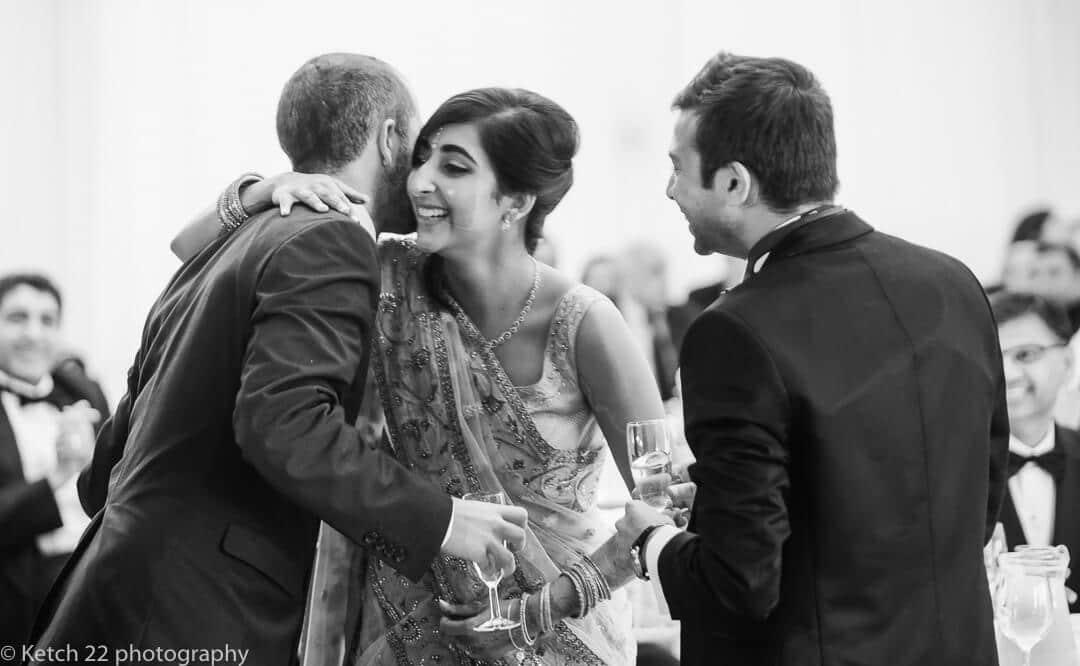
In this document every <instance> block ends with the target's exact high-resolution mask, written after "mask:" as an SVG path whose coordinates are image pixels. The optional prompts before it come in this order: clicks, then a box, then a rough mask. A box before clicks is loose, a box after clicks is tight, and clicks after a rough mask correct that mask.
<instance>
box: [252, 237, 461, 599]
mask: <svg viewBox="0 0 1080 666" xmlns="http://www.w3.org/2000/svg"><path fill="white" fill-rule="evenodd" d="M378 280H379V278H378V265H377V261H376V257H375V245H374V242H373V240H372V239H371V237H370V236H369V235H368V234H367V233H366V232H365V231H364V230H363V229H362V228H361V227H360V226H358V225H356V224H354V223H352V222H350V221H344V220H334V219H331V220H327V221H324V222H319V223H316V224H313V225H310V226H308V227H305V228H304V229H303V230H301V231H300V232H298V233H297V234H295V235H294V236H292V237H291V238H289V239H288V240H286V241H285V242H284V243H283V244H282V245H281V246H280V247H279V248H278V249H277V250H276V251H275V252H274V253H273V254H272V256H271V257H270V258H269V259H268V260H267V262H266V264H265V266H264V268H263V269H262V271H261V274H260V276H259V278H258V280H257V283H256V286H255V308H254V312H253V314H252V318H251V335H250V339H249V341H248V345H247V351H246V356H245V359H244V364H243V370H242V375H241V385H240V391H239V394H238V396H237V401H236V409H235V412H234V415H233V423H234V426H235V429H236V437H237V443H238V444H239V445H240V447H241V449H242V450H243V453H244V456H245V458H246V459H247V460H248V461H249V462H250V463H251V464H252V465H253V466H255V468H256V469H257V470H258V471H259V472H260V473H261V474H262V475H263V476H264V477H265V478H266V479H267V481H269V482H270V483H271V484H272V485H273V486H274V487H276V488H277V489H278V490H280V491H281V492H283V493H285V494H286V495H288V496H289V497H290V498H292V499H293V500H294V501H296V502H297V503H299V504H301V505H302V506H305V507H307V508H308V509H309V510H310V511H312V512H313V513H315V514H316V515H317V516H319V517H320V518H321V519H322V520H324V521H326V522H327V523H329V524H330V525H332V526H333V527H334V528H336V529H337V530H338V531H340V532H342V533H343V534H345V535H346V536H348V537H349V538H351V539H353V540H354V541H356V542H357V543H361V544H365V545H373V546H376V547H378V548H379V550H380V555H381V556H382V557H383V559H386V560H387V561H388V562H389V563H391V564H392V565H393V566H395V568H397V569H398V570H399V571H401V572H402V573H403V574H405V575H406V576H408V577H410V578H413V579H414V580H416V579H419V578H420V576H422V575H423V573H424V571H425V570H426V569H427V568H428V566H429V565H430V563H431V560H432V559H433V558H434V557H435V556H436V555H437V554H438V552H439V549H440V547H441V543H442V539H443V535H444V534H445V533H446V529H447V525H448V524H449V521H450V510H451V509H450V507H451V500H450V497H449V495H447V494H446V493H445V492H443V491H442V490H441V489H439V488H437V487H436V486H434V485H432V484H429V483H427V482H426V481H424V480H423V479H421V478H419V477H417V476H415V475H413V474H411V473H410V472H409V471H408V470H406V469H405V467H404V466H402V465H401V464H400V463H398V462H397V461H396V460H394V459H393V458H392V457H390V456H389V455H387V454H386V453H384V452H382V451H377V450H372V449H370V448H368V447H366V446H364V445H363V442H362V441H361V439H360V435H359V433H358V432H357V430H356V429H355V428H354V427H353V426H352V425H350V424H349V423H347V420H346V417H345V410H344V407H343V405H342V402H341V398H342V395H343V394H344V393H345V391H346V390H347V389H348V388H349V387H350V386H351V385H352V384H354V382H355V381H356V375H357V373H358V372H362V371H363V370H364V369H363V368H361V367H360V366H361V359H362V357H363V354H364V351H365V350H366V348H367V347H368V346H369V345H370V344H371V342H372V341H371V333H372V319H373V314H374V313H373V312H372V308H373V304H374V302H375V300H376V297H377V295H378V284H379V282H378Z"/></svg>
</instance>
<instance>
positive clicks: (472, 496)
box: [462, 493, 521, 632]
mask: <svg viewBox="0 0 1080 666" xmlns="http://www.w3.org/2000/svg"><path fill="white" fill-rule="evenodd" d="M462 499H465V500H471V501H473V502H488V503H489V504H505V505H509V504H510V500H509V499H507V497H506V493H469V494H467V495H465V496H464V497H462ZM503 545H506V542H503ZM472 564H473V568H474V569H475V570H476V575H477V577H478V578H479V579H480V582H482V583H483V584H484V585H486V586H487V590H488V608H489V610H490V611H491V617H490V618H489V619H488V620H487V621H486V622H484V623H483V624H481V625H479V626H477V627H476V628H475V629H474V631H481V632H488V631H501V630H503V629H514V628H516V627H519V626H521V623H520V622H516V621H514V620H510V619H507V618H505V617H503V616H502V609H501V608H500V606H499V581H501V580H502V578H503V570H502V568H501V567H497V566H495V565H494V564H493V563H492V562H490V561H488V562H473V563H472Z"/></svg>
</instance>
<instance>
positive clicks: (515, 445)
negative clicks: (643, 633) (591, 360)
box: [353, 239, 636, 666]
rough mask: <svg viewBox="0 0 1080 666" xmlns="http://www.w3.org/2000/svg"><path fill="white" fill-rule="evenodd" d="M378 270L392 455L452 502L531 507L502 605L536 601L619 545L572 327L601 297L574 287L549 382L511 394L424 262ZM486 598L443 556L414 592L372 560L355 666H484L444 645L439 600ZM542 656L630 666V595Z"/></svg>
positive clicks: (391, 249) (559, 638)
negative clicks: (603, 493) (592, 557)
mask: <svg viewBox="0 0 1080 666" xmlns="http://www.w3.org/2000/svg"><path fill="white" fill-rule="evenodd" d="M380 259H381V264H382V296H381V299H380V305H379V311H378V314H377V323H376V336H377V343H378V351H379V353H378V354H377V355H376V356H377V358H375V359H374V361H373V365H374V369H375V372H376V378H377V381H378V384H379V392H380V395H381V397H382V401H383V408H384V412H385V416H386V424H387V429H388V433H389V446H390V447H391V449H392V452H393V454H394V455H395V456H396V457H397V458H398V459H399V460H400V461H401V462H402V463H404V464H405V465H407V466H408V467H409V468H410V469H411V470H413V471H414V472H415V473H417V474H421V475H423V476H425V477H427V478H428V479H430V480H432V481H433V482H435V483H438V484H439V485H440V486H441V487H443V488H445V489H446V492H448V493H450V494H452V495H455V496H461V495H463V494H465V493H469V492H497V491H502V492H505V493H506V494H507V496H508V497H509V498H510V500H511V502H512V503H513V504H515V505H517V506H521V507H524V508H525V509H526V510H527V511H528V514H529V526H528V533H527V539H526V545H525V547H524V549H523V550H522V551H521V552H519V553H517V564H518V568H517V571H515V573H514V575H513V576H512V577H511V578H510V579H506V580H503V581H502V583H501V584H500V586H499V595H500V598H501V599H504V600H505V599H508V598H513V597H517V596H520V594H521V592H522V591H523V590H524V591H528V592H530V593H532V592H537V591H538V590H540V588H541V587H542V586H543V585H544V583H545V582H548V581H551V580H554V579H555V578H556V577H557V576H558V575H559V572H560V571H561V570H562V569H564V568H568V567H569V566H571V565H572V564H573V563H574V562H576V561H577V560H578V559H579V558H580V556H581V555H580V554H581V553H591V552H593V551H594V550H595V549H596V548H598V547H599V546H600V545H601V544H602V543H604V542H605V541H606V540H607V539H608V538H609V537H610V536H611V535H612V534H613V533H614V530H613V528H612V526H611V525H610V523H608V522H607V521H605V520H603V519H602V518H601V517H600V514H599V511H598V510H597V509H596V507H595V499H596V488H597V481H598V479H599V475H600V470H601V467H602V465H603V462H604V457H605V455H606V451H607V449H606V445H605V444H604V443H603V439H602V438H601V437H599V433H598V428H597V425H596V419H595V417H594V416H593V414H592V411H591V409H590V408H589V406H588V404H587V402H586V401H585V397H584V395H582V393H581V390H580V388H579V386H578V383H577V374H576V367H575V361H574V340H575V337H576V332H577V325H578V323H580V321H581V318H582V317H583V316H584V314H585V312H586V311H587V310H588V308H589V307H591V306H592V305H593V304H595V303H596V302H598V301H600V300H602V299H603V296H601V295H600V294H599V293H598V292H595V291H594V290H592V289H589V288H588V287H584V286H581V285H579V286H577V287H575V288H573V289H571V290H570V292H568V293H567V294H566V296H564V297H563V299H562V301H561V302H560V304H559V306H558V308H557V310H556V313H555V316H554V318H553V321H552V324H551V328H550V331H549V336H548V343H547V349H546V351H545V359H544V372H543V375H542V377H541V380H540V382H538V383H537V384H534V385H532V386H530V387H514V386H513V385H512V383H511V381H510V379H509V378H508V377H507V375H506V372H505V371H504V370H503V368H502V367H501V366H500V364H499V361H498V359H497V358H496V356H495V354H494V353H493V351H492V349H491V348H490V346H489V345H488V344H487V342H486V341H484V339H483V337H482V336H481V335H480V333H479V331H478V330H477V329H476V327H475V326H474V325H473V324H472V322H470V321H469V320H468V319H467V318H465V317H464V316H459V317H458V318H455V317H454V315H452V314H450V312H449V311H448V310H447V308H445V307H444V306H443V305H442V304H441V302H440V301H439V300H437V299H434V298H432V296H431V295H430V294H429V293H428V291H427V287H426V285H425V280H424V266H425V264H426V262H427V261H428V259H429V255H426V254H424V253H423V252H421V251H419V250H418V249H417V248H416V247H415V245H413V244H412V243H411V242H409V241H406V240H402V239H393V240H389V241H384V242H382V243H380ZM486 594H487V593H486V588H485V587H484V586H483V584H482V583H481V582H480V581H479V580H478V579H477V577H476V576H475V574H474V573H473V570H472V566H471V564H470V563H469V562H465V561H462V560H459V559H456V558H448V557H439V558H437V559H436V560H435V561H433V562H432V566H431V569H430V570H429V571H428V572H427V574H425V576H424V578H423V579H422V580H421V581H420V582H418V583H413V582H411V581H409V580H408V579H406V578H405V577H403V576H401V575H400V574H398V573H397V572H396V571H395V570H394V569H393V568H391V567H390V566H388V565H386V564H384V563H382V562H381V561H380V560H378V559H377V558H376V557H374V556H369V557H368V558H367V563H366V569H365V574H364V585H363V599H362V602H361V603H362V610H361V623H360V627H359V629H358V636H357V641H356V648H357V649H356V654H355V655H354V657H355V660H354V662H353V663H354V664H357V665H361V666H368V665H373V664H403V665H404V664H419V663H439V664H476V663H480V662H477V661H475V660H473V659H471V658H470V657H468V656H467V655H466V654H465V653H464V652H463V651H461V650H460V649H458V648H456V647H455V646H454V645H452V644H451V643H450V642H449V641H448V640H446V639H445V638H444V637H443V636H442V635H441V634H440V633H439V630H438V626H439V619H440V613H439V610H438V606H437V600H438V599H445V600H448V601H452V602H455V603H462V602H468V601H473V600H476V599H486ZM506 605H507V604H506V603H505V602H504V609H505V608H506ZM514 619H516V618H514ZM536 647H537V648H540V650H538V653H539V652H542V654H539V656H537V657H536V659H537V662H536V663H541V664H545V665H561V664H632V663H633V661H634V655H635V651H636V644H635V641H634V638H633V635H632V630H631V617H630V606H629V603H628V601H627V599H626V596H625V595H624V594H622V593H620V592H618V591H616V593H615V598H614V599H612V600H611V601H608V602H605V603H603V604H600V605H599V606H598V607H597V608H596V609H594V610H593V612H592V613H590V615H589V616H588V617H585V618H582V619H567V620H564V621H562V622H560V623H558V625H557V626H556V629H555V631H554V632H553V633H552V634H551V635H548V636H546V637H544V638H543V639H541V640H540V641H539V642H538V643H537V645H536ZM505 661H508V662H509V663H515V660H514V659H513V658H512V657H510V658H508V659H506V660H505Z"/></svg>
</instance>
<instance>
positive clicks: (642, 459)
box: [626, 419, 671, 509]
mask: <svg viewBox="0 0 1080 666" xmlns="http://www.w3.org/2000/svg"><path fill="white" fill-rule="evenodd" d="M626 445H627V447H628V448H629V449H630V454H631V455H632V456H633V458H632V460H633V462H631V463H630V471H631V473H632V474H633V475H634V485H635V486H636V487H637V491H638V495H639V496H640V497H641V499H642V501H643V502H645V503H646V504H648V505H649V506H652V507H655V508H657V509H670V508H671V497H669V496H668V492H667V490H668V486H670V485H671V444H670V442H669V441H668V431H667V421H665V420H664V419H651V420H648V421H630V422H629V423H627V424H626Z"/></svg>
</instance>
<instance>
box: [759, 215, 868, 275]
mask: <svg viewBox="0 0 1080 666" xmlns="http://www.w3.org/2000/svg"><path fill="white" fill-rule="evenodd" d="M873 230H874V228H873V227H871V226H870V225H869V224H867V223H866V222H863V221H862V220H861V219H860V218H859V217H858V216H857V215H855V213H852V212H851V211H849V210H844V209H841V210H840V212H838V213H835V214H832V215H828V216H827V217H821V218H818V219H811V220H808V221H806V222H805V223H799V222H795V223H793V224H791V225H789V226H786V227H781V228H779V229H777V230H776V231H773V232H770V233H768V234H766V235H765V236H764V237H763V238H762V239H761V240H760V241H758V242H757V243H755V244H754V247H752V248H751V249H750V252H749V255H748V257H747V266H748V269H749V268H751V267H753V263H754V262H755V261H756V260H757V259H758V258H759V257H760V256H761V255H762V254H764V253H765V252H768V254H769V259H768V260H767V261H766V262H765V265H764V266H763V267H762V268H761V269H760V270H759V271H755V272H754V273H755V274H756V273H760V272H762V271H765V270H768V267H769V266H770V265H772V264H774V263H777V262H778V261H779V260H781V259H783V258H786V257H792V256H795V255H799V254H805V253H807V252H813V251H815V250H819V249H822V248H826V247H829V246H831V245H836V244H837V243H844V242H846V241H850V240H853V239H855V238H858V237H859V236H863V235H865V234H868V233H870V232H871V231H873ZM766 247H767V249H766ZM749 277H752V276H749Z"/></svg>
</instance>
